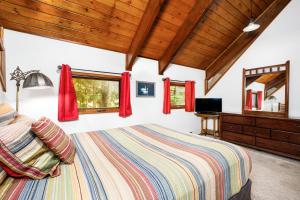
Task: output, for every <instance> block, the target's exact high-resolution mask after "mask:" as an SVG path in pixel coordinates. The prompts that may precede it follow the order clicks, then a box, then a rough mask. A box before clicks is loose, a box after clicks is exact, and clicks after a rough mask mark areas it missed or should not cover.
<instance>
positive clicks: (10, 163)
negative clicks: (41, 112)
mask: <svg viewBox="0 0 300 200" xmlns="http://www.w3.org/2000/svg"><path fill="white" fill-rule="evenodd" d="M23 119H24V118H23ZM59 163H60V160H59V158H58V157H57V156H55V155H54V153H53V152H52V151H50V150H49V149H48V148H47V146H46V145H45V144H44V143H43V142H42V141H41V140H40V139H39V138H38V137H36V135H35V134H34V133H33V132H32V131H31V123H30V120H25V119H24V120H20V121H17V122H16V123H13V124H10V125H7V126H4V127H0V166H2V168H3V169H2V171H3V170H4V171H5V172H6V173H7V174H9V175H10V176H13V177H28V178H32V179H41V178H44V177H46V176H48V175H50V176H53V177H54V176H57V175H59V173H60V170H59V167H58V165H59ZM2 171H1V173H3V172H2ZM2 176H3V177H4V176H5V175H3V174H2ZM2 176H1V177H2ZM3 177H2V178H1V179H2V181H3V180H4V178H5V177H4V178H3Z"/></svg>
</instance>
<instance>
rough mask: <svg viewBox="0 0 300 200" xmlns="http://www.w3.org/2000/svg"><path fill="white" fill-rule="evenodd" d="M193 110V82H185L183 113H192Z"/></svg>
mask: <svg viewBox="0 0 300 200" xmlns="http://www.w3.org/2000/svg"><path fill="white" fill-rule="evenodd" d="M194 110H195V82H194V81H186V82H185V111H186V112H194Z"/></svg>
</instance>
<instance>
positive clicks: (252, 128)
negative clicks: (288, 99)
mask: <svg viewBox="0 0 300 200" xmlns="http://www.w3.org/2000/svg"><path fill="white" fill-rule="evenodd" d="M220 136H221V139H222V140H226V141H229V142H232V143H237V144H240V145H244V146H247V147H252V148H255V149H259V150H264V151H268V152H271V153H274V154H278V155H282V156H286V157H290V158H294V159H297V160H300V120H296V119H282V118H268V117H260V116H247V115H240V114H230V113H222V114H221V118H220Z"/></svg>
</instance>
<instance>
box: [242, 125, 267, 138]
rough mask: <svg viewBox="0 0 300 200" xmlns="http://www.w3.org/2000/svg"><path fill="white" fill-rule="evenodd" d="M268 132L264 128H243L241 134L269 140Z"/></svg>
mask: <svg viewBox="0 0 300 200" xmlns="http://www.w3.org/2000/svg"><path fill="white" fill-rule="evenodd" d="M270 132H271V131H270V129H266V128H258V127H254V126H243V133H244V134H247V135H255V136H257V137H263V138H270Z"/></svg>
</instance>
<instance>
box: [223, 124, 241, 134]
mask: <svg viewBox="0 0 300 200" xmlns="http://www.w3.org/2000/svg"><path fill="white" fill-rule="evenodd" d="M222 128H223V130H224V131H231V132H238V133H241V132H242V126H241V125H238V124H230V123H223V126H222Z"/></svg>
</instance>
